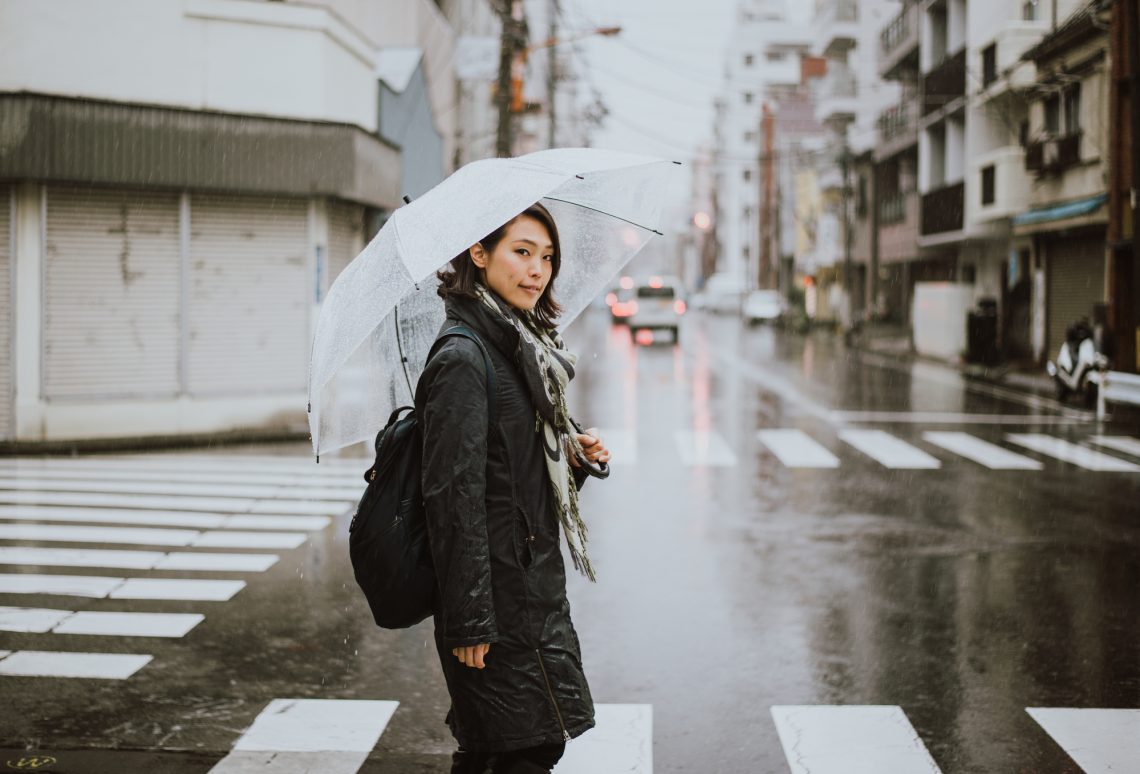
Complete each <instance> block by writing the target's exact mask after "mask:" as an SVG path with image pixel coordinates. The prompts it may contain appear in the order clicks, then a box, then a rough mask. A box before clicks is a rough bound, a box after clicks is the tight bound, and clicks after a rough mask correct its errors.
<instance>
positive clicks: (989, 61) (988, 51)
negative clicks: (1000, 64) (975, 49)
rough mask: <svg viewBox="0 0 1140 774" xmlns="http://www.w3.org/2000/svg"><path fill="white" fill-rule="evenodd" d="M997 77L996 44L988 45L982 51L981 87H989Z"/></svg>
mask: <svg viewBox="0 0 1140 774" xmlns="http://www.w3.org/2000/svg"><path fill="white" fill-rule="evenodd" d="M997 76H998V74H997V44H996V43H990V44H989V45H988V46H986V47H985V48H983V49H982V86H983V87H985V86H989V85H990V84H991V83H993V82H994V81H996V80H997Z"/></svg>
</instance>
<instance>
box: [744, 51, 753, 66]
mask: <svg viewBox="0 0 1140 774" xmlns="http://www.w3.org/2000/svg"><path fill="white" fill-rule="evenodd" d="M755 61H756V57H755V56H753V55H752V54H745V55H744V66H745V67H751V66H752V63H753V62H755Z"/></svg>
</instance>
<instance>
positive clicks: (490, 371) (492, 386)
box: [426, 325, 499, 427]
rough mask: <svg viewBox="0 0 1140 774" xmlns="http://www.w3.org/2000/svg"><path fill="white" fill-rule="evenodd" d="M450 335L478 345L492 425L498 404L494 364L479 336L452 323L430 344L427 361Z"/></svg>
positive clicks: (489, 417) (497, 411)
mask: <svg viewBox="0 0 1140 774" xmlns="http://www.w3.org/2000/svg"><path fill="white" fill-rule="evenodd" d="M452 336H461V337H462V338H465V339H471V341H474V342H475V343H476V344H477V345H478V346H479V352H480V353H482V355H483V367H484V368H485V369H486V372H487V406H488V411H487V414H488V419H489V420H490V422H491V426H492V427H494V426H495V423H496V422H497V421H498V414H499V406H498V395H499V392H498V389H497V386H496V382H495V366H494V364H493V363H492V362H491V355H490V354H489V353H488V352H487V347H486V346H485V345H484V344H483V340H482V339H480V338H479V336H478V334H476V333H475V331H473V330H471V329H470V328H468V327H467V326H466V325H453V326H452V327H450V328H448V329H447V330H445V331H444V332H443V333H441V334H439V338H437V339H436V340H435V343H434V344H432V345H431V350H430V351H429V352H428V356H427V361H426V362H430V361H431V359H432V357H434V356H435V353H436V352H437V351H438V350H439V348H440V347H441V346H442V345H443V342H444V341H445V340H447V339H449V338H451V337H452Z"/></svg>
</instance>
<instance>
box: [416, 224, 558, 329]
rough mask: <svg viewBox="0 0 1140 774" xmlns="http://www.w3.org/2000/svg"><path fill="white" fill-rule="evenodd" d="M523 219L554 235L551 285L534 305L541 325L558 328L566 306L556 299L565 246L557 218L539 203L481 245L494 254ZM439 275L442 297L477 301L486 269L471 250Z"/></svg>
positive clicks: (501, 227)
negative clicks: (556, 326)
mask: <svg viewBox="0 0 1140 774" xmlns="http://www.w3.org/2000/svg"><path fill="white" fill-rule="evenodd" d="M519 218H534V219H535V220H537V221H538V222H539V223H541V224H542V225H543V226H545V227H546V230H547V231H548V232H549V233H550V244H551V245H552V246H553V250H554V253H553V255H552V256H551V261H550V262H551V264H552V266H551V272H550V282H548V283H547V284H546V288H545V289H544V290H543V291H542V295H541V296H540V297H539V299H538V303H537V304H535V306H534V316H535V318H536V319H537V321H538V323H539V325H542V326H543V327H545V328H554V327H555V325H556V321H557V320H558V315H560V314H561V313H562V307H561V306H559V305H558V302H557V301H555V300H554V280H555V279H556V278H557V277H558V270H559V269H560V268H561V267H562V247H561V245H560V244H559V241H558V227H557V226H555V225H554V218H553V217H552V216H551V214H550V212H549V211H548V210H547V209H546V208H545V207H543V206H542V205H541V204H539V203H537V202H535V203H534V204H532V205H530V206H529V207H527V208H526V209H525V210H523V211H522V212H520V213H519V214H518V215H516V216H515V217H513V218H511V219H510V220H508V221H507V222H506V223H504V224H503V225H501V226H499V227H498V228H497V229H495V230H494V231H492V232H491V233H490V234H488V235H487V236H485V237H483V238H482V239H480V240H479V242H478V244H481V245H483V250H485V251H486V252H487V253H488V254H489V253H492V252H494V250H495V248H496V247H498V245H499V243H500V242H502V241H503V238H504V237H505V236H506V235H507V229H508V228H509V227H510V225H511V224H512V223H514V222H515V221H516V220H518V219H519ZM436 276H438V277H439V291H438V292H439V295H440V297H442V298H452V297H458V298H476V297H477V296H476V289H475V286H476V285H477V284H480V285H481V284H483V281H482V270H481V269H480V268H479V267H478V266H476V265H475V262H474V261H472V260H471V252H470V248H468V249H466V250H464V251H463V252H461V253H460V254H459V255H457V256H455V257H454V258H452V259H451V264H450V267H449V268H445V269H444V270H442V271H440V272H439V273H438V274H437V275H436Z"/></svg>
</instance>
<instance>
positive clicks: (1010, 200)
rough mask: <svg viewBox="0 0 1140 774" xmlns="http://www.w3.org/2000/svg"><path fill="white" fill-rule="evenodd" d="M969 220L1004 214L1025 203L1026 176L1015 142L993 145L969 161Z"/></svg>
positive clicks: (1022, 155)
mask: <svg viewBox="0 0 1140 774" xmlns="http://www.w3.org/2000/svg"><path fill="white" fill-rule="evenodd" d="M970 174H971V175H973V178H972V179H973V180H975V181H977V183H978V185H977V187H976V188H974V187H971V193H970V199H971V201H970V206H969V216H970V221H971V222H978V223H980V222H985V221H990V220H994V219H996V218H1008V217H1010V216H1012V215H1016V214H1018V213H1020V212H1024V211H1025V209H1026V208H1027V207H1028V206H1029V188H1030V185H1029V176H1028V175H1027V174H1025V151H1024V150H1022V149H1021V147H1020V146H1018V145H1011V146H1007V147H1005V148H997V149H996V150H992V151H989V152H987V153H983V154H981V155H979V156H977V157H976V158H974V159H971V161H970Z"/></svg>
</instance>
